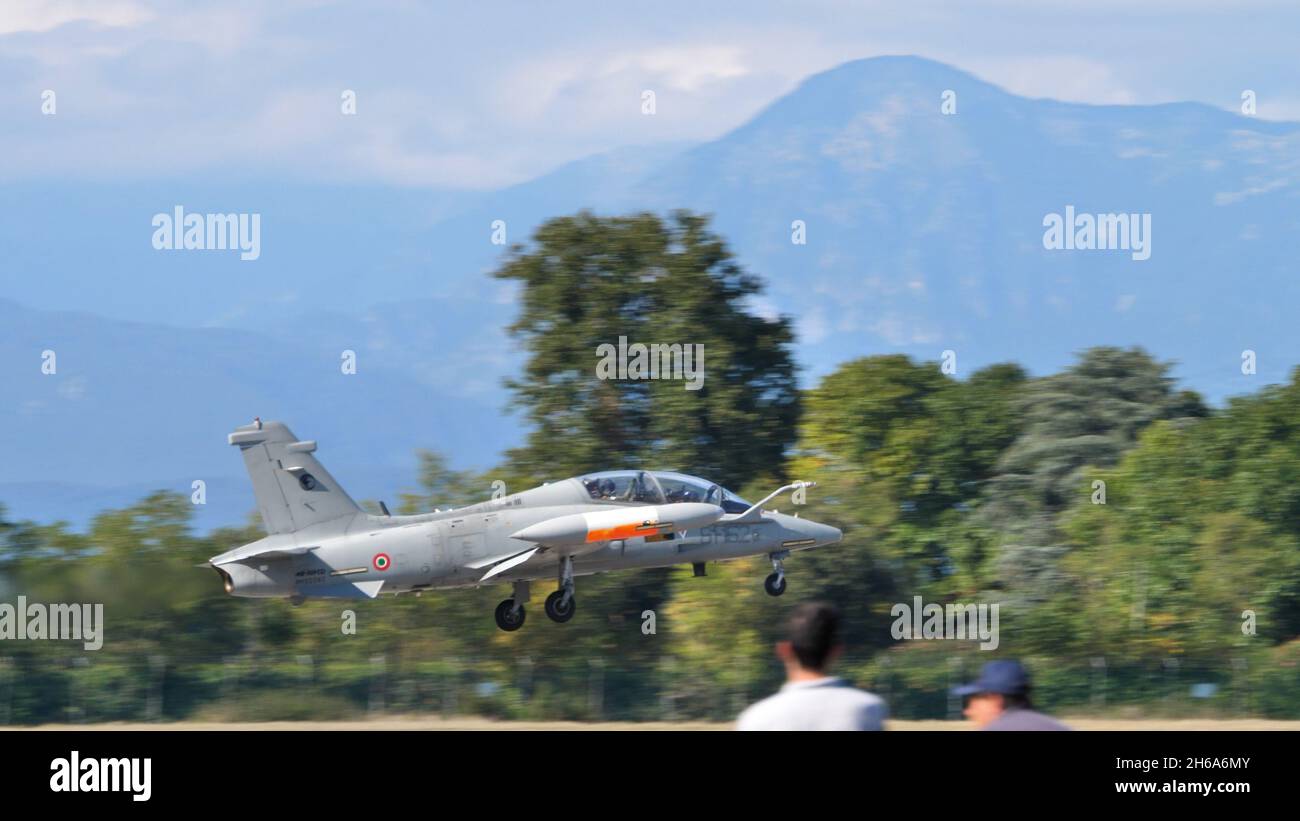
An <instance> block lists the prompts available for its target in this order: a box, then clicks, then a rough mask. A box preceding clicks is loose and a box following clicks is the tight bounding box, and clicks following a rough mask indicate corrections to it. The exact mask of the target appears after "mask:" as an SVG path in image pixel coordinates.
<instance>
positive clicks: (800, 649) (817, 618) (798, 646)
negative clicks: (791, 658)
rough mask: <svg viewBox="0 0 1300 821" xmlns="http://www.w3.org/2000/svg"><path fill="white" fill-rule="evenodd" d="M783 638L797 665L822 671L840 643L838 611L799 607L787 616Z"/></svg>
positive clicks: (818, 604) (821, 606)
mask: <svg viewBox="0 0 1300 821" xmlns="http://www.w3.org/2000/svg"><path fill="white" fill-rule="evenodd" d="M786 635H787V636H788V637H789V639H790V647H791V649H793V650H794V654H795V657H796V658H798V659H799V663H800V664H801V665H803V666H804V667H806V668H807V669H809V670H821V669H823V668H825V666H826V662H827V660H828V659H829V658H830V655H831V651H832V650H834V649H835V647H836V645H838V644H839V643H840V611H838V610H836V609H835V608H834V607H832V606H831V605H829V604H825V603H823V602H806V603H804V604H801V605H799V606H798V607H796V608H795V609H794V613H792V614H791V615H790V621H789V622H787V624H786Z"/></svg>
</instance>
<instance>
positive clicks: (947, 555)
mask: <svg viewBox="0 0 1300 821" xmlns="http://www.w3.org/2000/svg"><path fill="white" fill-rule="evenodd" d="M495 276H496V277H497V278H500V279H503V280H506V281H509V282H513V283H515V284H516V285H517V286H518V289H519V306H520V308H519V316H518V318H517V319H516V321H515V322H514V323H513V324H512V325H511V326H510V328H509V330H510V333H511V334H512V335H513V336H514V337H515V338H516V339H517V340H518V342H519V344H520V345H521V346H522V347H523V348H524V350H525V351H526V352H527V361H526V363H525V365H524V367H523V369H522V371H521V372H520V373H519V374H518V376H516V377H515V378H514V379H512V380H511V381H510V383H509V386H510V388H511V391H512V396H513V401H514V403H515V406H516V407H517V409H518V410H519V411H520V412H521V413H522V414H523V415H524V417H525V418H526V419H527V420H528V422H529V424H530V433H529V435H528V437H527V439H526V441H525V442H524V443H523V444H521V445H520V446H519V447H518V448H516V449H514V450H512V451H510V452H508V453H507V454H506V455H505V458H504V459H503V462H502V464H501V465H499V466H497V467H495V468H493V469H492V470H489V471H485V472H483V473H472V472H465V471H457V470H454V469H452V468H451V467H450V466H449V465H448V464H447V463H446V461H445V459H443V458H442V457H441V456H440V455H439V454H438V453H437V452H436V451H422V452H420V453H419V454H417V458H418V460H419V477H420V478H419V483H420V487H419V488H418V489H417V490H416V491H415V492H411V493H407V494H404V495H403V496H402V501H401V507H402V509H403V511H404V512H417V511H423V510H429V509H432V508H433V507H435V506H439V507H443V508H445V507H447V506H449V505H454V504H465V503H470V502H474V501H480V500H482V499H484V498H486V497H488V496H489V495H490V493H491V490H492V487H493V483H494V482H497V481H504V482H505V483H506V485H507V487H509V488H510V489H512V490H514V489H521V488H525V487H530V486H533V485H536V484H540V483H542V482H544V481H551V480H556V479H561V478H565V477H567V476H572V475H578V474H582V473H586V472H589V471H595V470H603V469H611V468H628V467H645V468H654V469H678V470H682V471H685V472H689V473H695V474H699V475H702V476H706V477H709V478H710V479H712V480H714V481H716V482H718V483H720V484H722V485H724V486H727V487H730V488H732V489H733V490H736V491H738V492H740V493H741V494H742V495H744V496H746V497H748V498H758V497H761V496H762V495H765V493H766V492H767V491H768V490H770V489H772V488H773V487H775V486H776V485H777V484H778V483H781V482H784V481H786V480H790V479H811V480H816V481H817V482H818V483H819V484H818V487H817V488H815V489H814V490H812V491H810V492H809V494H808V497H807V503H806V505H804V506H802V507H800V508H799V511H800V512H801V515H806V516H809V517H811V518H814V519H816V520H818V521H825V522H828V523H830V524H834V525H836V526H837V527H840V528H841V529H842V530H843V531H844V533H845V538H844V541H843V542H842V543H840V544H838V545H834V546H830V547H827V548H823V549H820V550H817V551H811V552H808V553H802V554H797V555H796V556H795V557H794V558H792V559H791V560H789V562H788V563H787V571H788V573H789V589H788V592H787V593H786V594H785V595H784V596H783V597H781V598H779V599H773V598H770V597H768V596H766V595H765V594H764V593H763V590H762V585H761V582H762V578H763V576H764V575H766V573H767V570H768V569H767V567H766V562H765V560H764V559H763V558H762V557H759V558H756V559H753V560H743V561H737V562H731V563H726V564H722V565H713V566H710V568H709V575H708V576H707V577H705V578H695V577H693V576H692V574H691V572H690V568H689V566H687V567H684V568H672V569H664V570H648V571H629V572H625V573H614V574H608V575H604V576H599V577H583V578H581V579H580V580H579V583H580V587H581V595H582V604H583V606H582V611H581V612H580V613H579V616H578V617H577V618H575V619H574V620H573V621H572V622H570V623H568V624H566V625H552V624H549V623H540V622H539V623H538V624H537V625H535V627H536V628H537V629H532V626H530V628H529V629H525V630H522V631H520V632H518V633H509V634H506V633H501V632H499V631H497V630H496V628H495V626H494V625H493V624H492V620H491V618H490V613H491V608H492V607H493V606H494V605H495V603H496V601H497V599H498V598H499V597H500V596H499V591H498V590H493V589H483V590H458V591H444V592H433V593H431V594H429V595H426V596H423V597H421V598H415V597H402V598H401V599H398V600H393V599H381V600H378V601H363V602H344V603H339V602H308V603H306V604H304V605H302V606H301V607H292V606H290V605H289V604H288V603H287V602H281V601H262V600H239V599H232V598H229V597H226V596H225V595H224V593H222V591H221V588H220V585H219V584H218V583H217V579H216V577H215V575H214V574H212V573H211V572H209V571H204V570H202V569H198V568H196V567H195V565H199V564H202V563H203V562H204V561H205V560H206V559H207V558H208V557H210V556H213V555H215V554H217V553H220V552H222V551H224V550H227V549H229V548H231V547H234V546H237V545H239V544H243V543H246V542H249V541H253V540H255V539H257V538H259V537H260V536H261V535H262V534H261V529H260V523H259V522H258V521H256V520H255V519H253V518H250V520H249V522H248V524H247V525H246V526H243V527H238V528H224V529H220V530H217V531H214V532H212V533H208V534H196V533H194V532H193V530H192V528H191V526H190V518H191V511H192V508H191V506H190V504H189V500H188V499H187V498H185V497H184V496H179V495H175V494H169V493H162V492H160V493H156V494H154V495H151V496H150V497H148V498H146V499H143V500H141V501H140V502H139V503H138V504H136V505H134V506H132V507H129V508H126V509H122V510H111V511H106V512H104V513H103V514H101V515H100V516H98V517H97V518H96V519H95V520H94V522H93V523H92V524H91V526H90V527H89V529H88V530H87V531H86V532H85V533H77V532H74V531H72V530H71V529H70V528H68V527H67V526H66V525H64V524H61V523H53V524H38V523H33V522H22V521H12V520H10V519H9V518H8V517H6V516H4V515H3V513H2V512H0V591H3V595H0V601H12V600H13V599H14V597H15V596H16V595H18V594H23V595H26V596H27V597H28V598H29V599H31V600H42V601H87V602H103V603H104V605H105V613H106V619H107V628H106V640H105V644H104V647H103V649H102V650H100V651H98V652H95V653H84V652H80V651H79V645H78V646H72V645H70V644H69V643H59V642H4V643H0V720H4V721H7V722H10V723H25V722H45V721H60V720H68V719H72V720H124V719H139V718H142V717H144V718H182V717H194V716H204V717H214V718H254V719H256V718H279V717H289V718H294V717H302V718H308V717H315V718H322V717H340V716H346V715H352V714H355V713H357V712H359V711H365V710H384V711H395V710H396V711H401V710H441V711H444V712H478V713H485V714H491V715H499V716H505V717H530V718H598V717H601V718H626V719H655V718H665V717H673V718H688V717H699V718H716V719H726V718H730V717H732V716H733V715H734V713H735V712H736V711H737V710H738V709H739V708H740V707H741V706H743V705H744V704H746V703H748V702H749V701H751V700H753V699H755V698H758V697H760V696H762V695H764V694H766V693H768V692H770V691H771V690H772V689H774V688H775V687H776V686H778V684H779V680H780V671H779V670H778V669H777V665H776V663H775V661H774V660H773V658H772V655H771V645H772V642H773V641H774V640H775V639H776V638H777V637H778V635H779V631H780V626H781V623H782V620H783V618H784V616H785V614H786V613H787V612H788V611H789V609H790V608H791V607H792V606H793V605H795V604H796V603H798V602H800V601H805V600H810V599H819V600H825V601H830V602H833V603H835V604H836V605H837V606H839V607H840V608H841V609H842V610H843V612H844V614H845V624H846V638H847V639H848V642H849V647H848V653H847V655H846V658H845V662H844V665H843V667H842V671H843V673H844V674H845V675H847V676H849V677H850V678H852V679H854V680H855V681H856V682H857V683H858V684H860V685H862V686H865V687H868V688H873V689H876V690H878V691H881V692H882V693H884V694H885V695H886V697H887V698H889V700H890V701H891V708H892V712H893V714H894V715H896V716H912V717H941V716H944V715H948V714H950V713H951V709H952V704H951V702H950V700H949V698H948V696H947V689H948V686H949V685H950V684H951V683H952V682H953V681H955V680H958V679H960V678H962V677H964V676H968V675H969V674H971V673H973V672H974V670H975V668H976V667H977V666H978V665H979V664H981V663H982V662H984V661H986V660H988V658H991V657H996V656H1011V657H1016V658H1020V659H1022V660H1025V661H1026V662H1027V663H1028V664H1029V666H1030V667H1031V669H1032V670H1033V671H1034V672H1035V674H1036V677H1037V681H1038V686H1039V699H1040V700H1041V701H1043V702H1045V703H1047V704H1048V705H1050V706H1052V707H1053V708H1054V709H1057V710H1064V711H1066V712H1071V711H1073V712H1087V711H1113V710H1115V709H1117V708H1120V707H1122V708H1125V709H1133V710H1139V711H1143V712H1148V713H1169V714H1173V713H1176V714H1190V713H1196V712H1212V713H1215V714H1234V715H1236V714H1258V715H1268V716H1278V717H1293V718H1294V717H1300V695H1297V694H1300V664H1298V663H1297V662H1300V643H1298V642H1297V641H1296V637H1297V634H1300V551H1297V538H1298V537H1300V370H1297V371H1296V372H1295V373H1293V375H1292V378H1291V380H1290V382H1289V383H1287V384H1285V385H1272V386H1268V387H1265V388H1263V389H1261V390H1259V391H1257V392H1255V393H1253V394H1250V395H1247V396H1241V397H1237V398H1234V399H1231V400H1230V401H1228V402H1227V404H1226V405H1225V406H1224V407H1222V408H1212V407H1209V406H1207V404H1206V403H1205V402H1204V401H1203V400H1202V399H1201V398H1200V397H1199V396H1198V395H1196V394H1195V393H1194V392H1192V391H1189V390H1182V389H1180V388H1179V386H1178V385H1177V384H1176V383H1175V380H1174V379H1172V378H1171V377H1170V375H1169V374H1170V369H1171V366H1172V363H1168V362H1160V361H1157V360H1156V359H1155V358H1153V357H1152V356H1151V355H1149V354H1148V353H1147V352H1145V351H1143V350H1141V349H1137V348H1130V349H1122V348H1114V347H1097V348H1093V349H1089V350H1086V351H1082V352H1080V353H1079V354H1078V355H1077V357H1076V359H1075V361H1074V362H1073V363H1072V364H1071V365H1069V366H1068V367H1066V368H1065V369H1063V370H1062V371H1060V372H1058V373H1055V374H1050V375H1046V376H1039V377H1034V376H1031V375H1030V374H1028V373H1027V372H1026V371H1025V369H1024V368H1022V367H1021V366H1019V365H1017V364H1015V363H1004V364H997V365H992V366H989V367H985V368H981V369H980V370H978V371H975V372H974V373H971V374H969V375H963V376H962V377H961V378H958V377H957V376H954V375H950V374H946V373H944V371H943V369H941V367H940V365H939V363H937V362H919V361H915V360H913V359H911V358H909V357H906V356H902V355H877V356H867V357H862V358H859V359H854V360H852V361H848V362H845V363H843V364H841V365H840V366H839V367H838V368H836V369H835V370H834V371H833V372H832V373H830V374H828V375H827V376H825V377H824V378H822V379H821V380H820V381H819V382H818V383H817V384H816V385H815V386H812V387H810V388H807V389H802V390H801V389H800V388H799V386H798V381H797V367H796V363H795V360H794V356H793V352H792V347H793V344H794V340H795V335H794V331H793V325H792V321H791V319H790V318H789V317H785V316H776V317H773V316H764V315H763V314H762V313H760V312H759V311H758V310H756V308H755V305H756V303H755V298H756V297H758V296H760V295H761V292H762V282H761V280H760V279H759V278H758V277H756V276H754V275H753V274H750V273H748V272H746V271H744V270H743V269H742V268H741V267H740V266H739V265H738V264H737V263H736V261H735V260H734V258H733V257H732V254H731V253H730V251H729V250H728V248H727V246H726V243H725V242H724V241H723V239H722V238H721V237H719V236H717V235H716V234H714V233H712V232H711V231H710V230H709V226H708V221H707V219H706V218H705V217H703V216H700V215H697V214H691V213H687V212H678V213H674V214H671V215H669V216H667V217H660V216H657V215H653V214H637V215H631V216H625V217H599V216H596V215H593V214H590V213H586V212H583V213H579V214H576V215H573V216H569V217H564V218H559V219H555V220H552V221H550V222H548V223H546V224H545V225H543V226H542V227H541V228H539V229H538V231H537V232H536V233H535V235H534V236H533V238H532V240H531V242H530V243H528V244H526V245H517V246H515V247H513V248H512V249H511V250H510V252H509V255H508V257H507V259H506V260H505V261H504V262H503V264H502V265H501V267H500V268H499V269H498V270H497V271H496V272H495ZM620 336H623V337H626V338H628V339H629V340H633V341H641V342H645V343H652V342H658V343H665V344H674V343H680V344H692V345H696V344H699V345H703V350H704V351H705V367H706V370H705V378H704V380H703V384H702V386H701V387H700V388H699V390H690V391H687V390H683V389H682V386H681V384H680V383H679V382H674V381H672V380H617V379H597V378H594V373H595V364H596V356H595V353H594V352H595V351H596V350H597V348H598V347H599V346H600V345H602V344H605V343H609V342H611V341H612V340H617V339H618V338H619V337H620ZM0 511H2V508H0ZM916 596H920V597H922V598H923V600H925V601H927V602H934V603H938V604H945V603H954V602H957V603H997V604H998V605H999V606H1000V608H1001V624H1000V630H1001V639H1000V642H999V647H998V649H997V650H996V651H992V653H988V652H982V651H980V650H979V649H978V647H977V643H976V642H974V641H919V640H918V641H899V640H896V639H895V638H894V637H893V636H892V635H891V631H890V625H891V622H892V621H893V617H892V616H891V608H892V607H893V606H894V605H895V604H896V603H899V602H911V601H913V599H914V597H916ZM345 609H346V610H351V611H354V613H355V625H356V630H355V634H348V633H346V632H344V631H343V630H342V629H341V627H340V621H341V613H342V611H343V610H345ZM647 613H652V614H653V620H652V621H653V627H654V629H653V631H652V632H650V631H647V629H646V624H647V619H646V614H647Z"/></svg>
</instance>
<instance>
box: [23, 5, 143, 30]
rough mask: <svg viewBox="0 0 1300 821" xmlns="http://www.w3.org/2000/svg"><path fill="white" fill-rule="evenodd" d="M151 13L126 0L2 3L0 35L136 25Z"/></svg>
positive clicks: (141, 6)
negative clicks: (70, 27)
mask: <svg viewBox="0 0 1300 821" xmlns="http://www.w3.org/2000/svg"><path fill="white" fill-rule="evenodd" d="M152 19H153V13H152V12H151V11H150V10H149V9H148V8H146V7H145V6H144V5H142V4H140V3H135V2H131V1H130V0H5V2H4V4H3V5H0V35H2V34H15V33H18V32H45V31H52V30H54V29H56V28H58V27H59V26H63V25H67V24H68V23H95V24H97V25H101V26H111V27H118V28H120V27H130V26H138V25H140V24H142V23H145V22H148V21H149V20H152Z"/></svg>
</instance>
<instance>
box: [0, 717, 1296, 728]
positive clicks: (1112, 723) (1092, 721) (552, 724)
mask: <svg viewBox="0 0 1300 821" xmlns="http://www.w3.org/2000/svg"><path fill="white" fill-rule="evenodd" d="M1065 721H1066V723H1068V724H1069V725H1070V726H1072V727H1074V728H1075V729H1078V730H1291V731H1297V730H1300V721H1271V720H1268V719H1105V718H1079V719H1071V718H1068V717H1067V718H1065ZM3 729H36V730H76V731H94V730H304V731H309V730H564V731H569V730H579V731H581V730H644V731H655V730H661V731H662V730H730V729H731V724H730V723H728V722H716V723H715V722H706V721H695V722H691V721H688V722H680V723H676V722H617V721H610V722H594V723H585V722H578V721H493V720H490V719H484V718H473V717H466V718H449V719H443V718H427V717H413V718H399V717H394V718H382V719H366V720H361V721H268V722H263V723H248V722H243V723H240V722H236V723H229V724H223V723H216V722H188V721H180V722H172V723H159V724H144V723H140V724H135V723H115V724H45V725H41V726H39V727H32V728H20V727H0V730H3ZM888 729H890V730H922V731H924V730H969V729H971V727H970V725H969V724H967V723H966V722H962V721H891V722H889V724H888Z"/></svg>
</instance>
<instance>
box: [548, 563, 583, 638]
mask: <svg viewBox="0 0 1300 821" xmlns="http://www.w3.org/2000/svg"><path fill="white" fill-rule="evenodd" d="M545 609H546V616H547V618H549V619H550V620H551V621H553V622H558V623H560V624H563V623H564V622H566V621H568V620H569V619H571V618H573V613H574V610H575V609H576V602H575V601H574V597H573V557H572V556H565V557H564V558H563V559H562V560H561V561H560V589H559V590H556V591H555V592H554V593H552V594H551V595H549V596H547V597H546V608H545Z"/></svg>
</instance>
